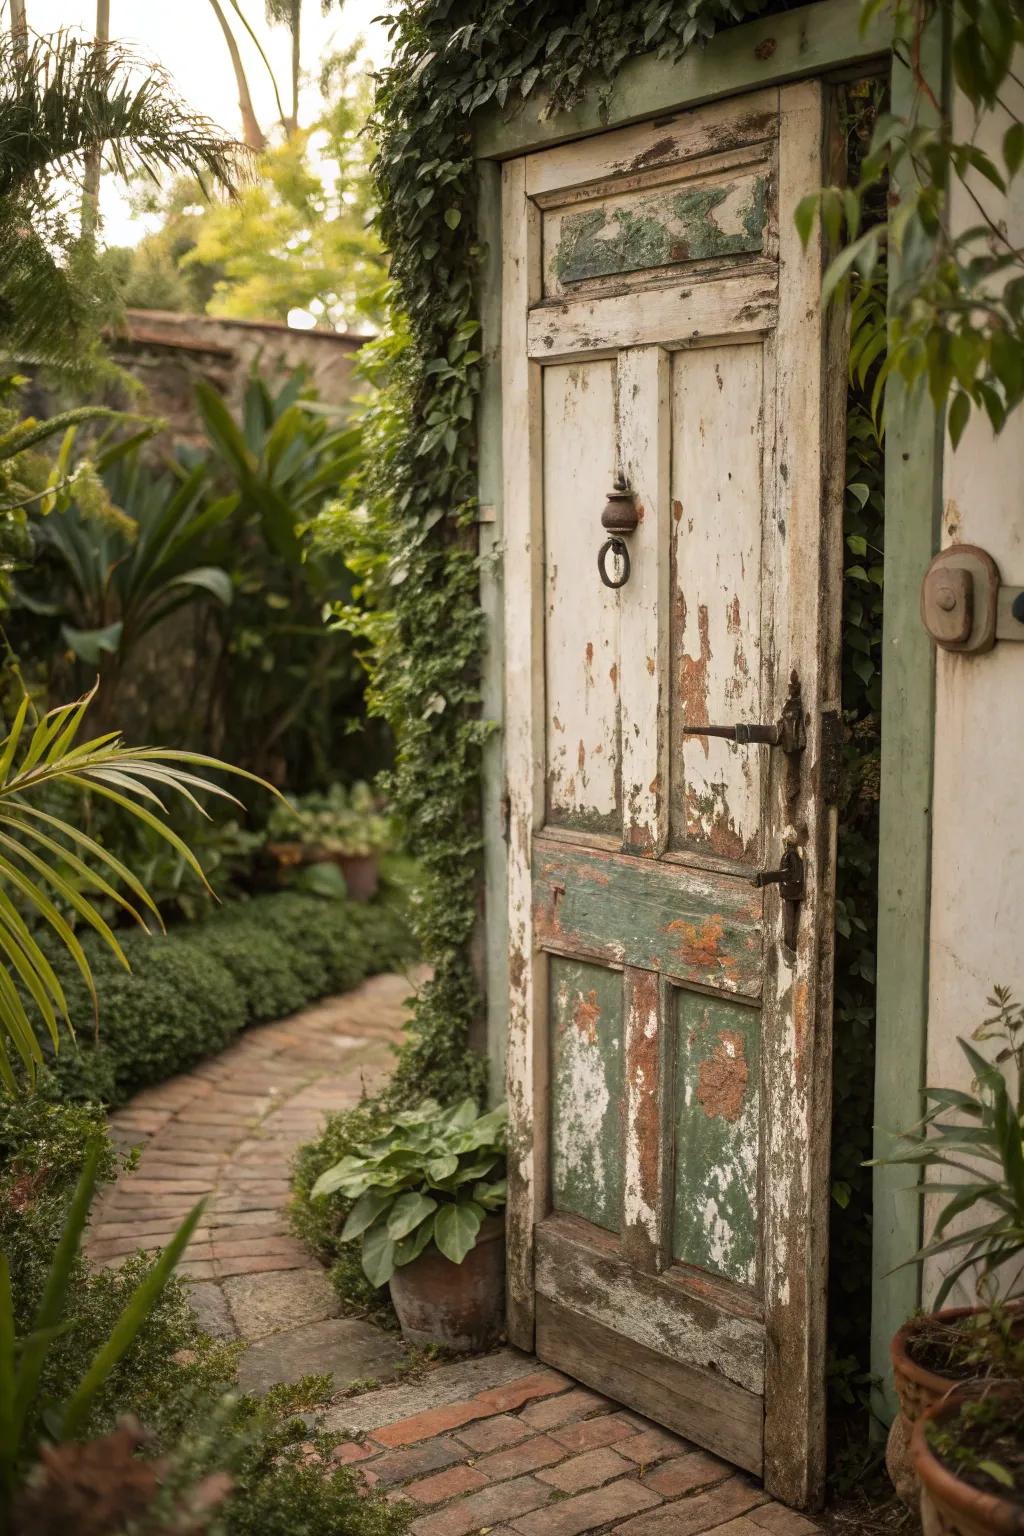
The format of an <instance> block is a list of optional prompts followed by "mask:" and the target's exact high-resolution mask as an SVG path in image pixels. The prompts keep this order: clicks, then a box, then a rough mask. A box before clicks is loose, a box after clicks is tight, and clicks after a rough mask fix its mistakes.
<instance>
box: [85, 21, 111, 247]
mask: <svg viewBox="0 0 1024 1536" xmlns="http://www.w3.org/2000/svg"><path fill="white" fill-rule="evenodd" d="M109 42H110V0H96V36H95V38H94V40H93V47H94V48H96V49H98V50H99V51H100V52H101V53H103V52H105V51H106V47H107V44H108V43H109ZM102 163H103V146H102V145H100V144H97V145H96V146H95V147H94V148H93V149H90V150H88V151H87V152H86V156H85V176H84V179H83V182H82V239H83V241H85V243H86V244H87V245H88V246H90V247H92V246H94V245H95V244H96V230H97V227H98V225H99V219H100V173H101V169H102Z"/></svg>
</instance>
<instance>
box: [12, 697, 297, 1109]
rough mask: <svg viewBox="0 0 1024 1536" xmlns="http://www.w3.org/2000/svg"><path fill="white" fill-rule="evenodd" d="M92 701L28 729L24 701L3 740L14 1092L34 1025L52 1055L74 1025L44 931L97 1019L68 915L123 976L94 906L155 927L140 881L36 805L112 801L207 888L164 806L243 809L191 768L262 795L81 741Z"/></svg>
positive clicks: (117, 950)
mask: <svg viewBox="0 0 1024 1536" xmlns="http://www.w3.org/2000/svg"><path fill="white" fill-rule="evenodd" d="M94 693H95V689H94V690H93V692H92V693H90V694H87V695H86V696H85V697H84V698H82V699H78V700H76V701H75V702H74V703H71V704H63V705H60V706H58V707H57V708H56V709H52V710H50V711H49V712H48V713H47V714H46V715H44V716H43V717H42V718H41V719H39V720H37V721H36V722H35V723H34V724H32V725H30V723H29V719H28V713H29V702H28V699H27V698H26V699H23V700H22V703H21V705H20V706H19V708H18V710H17V712H16V714H15V717H14V720H13V722H12V724H11V727H10V729H9V731H8V733H7V735H6V737H4V738H3V739H2V740H0V1081H2V1082H3V1084H4V1085H5V1086H6V1087H7V1089H8V1090H9V1091H11V1092H14V1091H16V1089H17V1083H18V1078H17V1075H16V1073H15V1070H14V1058H15V1057H17V1058H18V1059H19V1060H20V1062H21V1064H22V1067H23V1069H24V1072H25V1074H26V1075H27V1076H28V1078H29V1079H30V1080H32V1079H33V1078H34V1076H35V1072H36V1069H37V1067H38V1065H39V1064H40V1063H41V1061H42V1059H43V1053H42V1049H41V1047H40V1045H39V1040H38V1032H39V1028H40V1025H41V1026H42V1027H43V1028H44V1029H45V1032H46V1034H47V1035H48V1036H49V1039H50V1041H51V1043H52V1045H53V1048H54V1049H57V1048H58V1047H59V1042H60V1024H61V1023H62V1022H63V1024H64V1026H65V1027H66V1028H67V1029H69V1030H73V1026H74V1023H75V1021H74V1020H73V1019H71V1018H69V1016H68V1010H67V1004H66V1001H65V997H64V992H63V989H62V987H61V985H60V982H59V980H58V977H57V975H56V973H55V971H54V968H53V966H52V965H51V963H50V960H49V959H48V957H47V955H46V951H45V945H44V942H42V941H41V940H42V934H43V932H45V930H47V929H48V930H49V932H50V935H51V939H55V940H56V941H57V943H58V944H59V945H60V946H62V947H63V948H64V949H65V950H66V951H67V952H68V953H69V955H70V956H71V958H72V960H73V961H74V963H75V965H76V966H77V968H78V970H79V972H80V973H81V975H82V978H83V980H84V981H85V983H86V985H87V987H88V989H89V992H90V994H91V996H92V999H93V1006H94V1010H97V1016H99V1015H98V1008H99V1002H98V999H97V997H96V990H95V986H94V984H93V979H92V972H91V970H90V967H89V961H88V958H87V956H86V953H85V950H84V949H83V947H82V945H81V943H80V941H79V939H78V937H77V936H76V934H75V931H74V928H73V926H72V924H71V923H70V922H69V921H68V918H67V916H66V913H67V911H68V909H70V910H72V911H73V912H75V913H77V915H78V917H79V919H80V920H81V921H82V923H83V924H85V925H87V926H88V927H90V928H91V929H92V930H93V931H94V933H96V934H97V935H98V936H99V939H100V941H101V942H102V943H104V944H105V945H106V946H107V948H108V949H110V950H111V951H112V953H113V954H114V955H116V956H117V958H118V959H120V960H121V962H122V963H123V964H124V965H125V966H126V967H127V963H128V962H127V961H126V960H125V957H124V953H123V951H122V949H121V945H120V943H119V942H118V938H117V933H116V931H115V930H114V929H113V928H111V926H110V924H109V923H108V922H107V920H106V919H105V918H104V917H103V915H102V913H101V912H100V910H99V908H98V906H97V905H96V898H97V897H105V898H106V899H107V900H109V901H112V902H114V903H115V905H116V906H117V907H119V908H120V910H121V911H122V913H124V914H125V915H126V916H127V917H129V918H130V919H131V920H132V921H134V922H136V923H138V924H139V925H140V926H141V927H142V928H144V929H146V930H147V931H150V925H151V923H153V922H155V923H156V924H158V925H160V926H162V923H161V920H160V914H159V911H158V909H157V906H156V903H155V902H154V901H153V899H152V897H151V896H150V894H149V892H148V891H147V890H146V888H145V885H144V883H143V882H142V881H141V880H140V879H139V878H138V876H137V875H135V874H134V873H133V872H132V871H131V870H130V869H129V868H127V866H126V865H125V864H124V863H122V861H121V860H120V859H118V858H117V857H116V856H115V855H114V854H113V853H111V852H110V851H109V850H108V849H106V848H104V847H102V845H101V844H99V843H98V842H96V841H95V839H93V838H91V837H90V836H89V835H88V834H87V833H85V832H84V831H82V829H81V828H80V827H77V826H75V825H74V823H73V822H71V821H69V820H68V819H67V818H66V817H61V816H58V815H55V814H54V813H53V811H52V810H50V809H48V808H47V805H46V803H43V804H39V803H37V802H38V801H39V800H40V799H42V800H44V802H45V800H46V797H47V795H48V794H50V793H52V791H53V790H54V789H55V788H58V787H64V788H71V789H78V790H85V791H89V792H91V793H93V794H98V795H101V796H103V797H105V798H106V799H108V800H111V801H113V802H114V804H116V805H117V806H118V807H119V808H120V809H121V811H122V812H123V813H124V814H125V815H126V816H130V817H134V818H135V819H136V820H137V821H140V822H142V823H144V824H145V825H146V826H147V827H148V828H149V829H150V830H151V831H152V832H154V833H155V834H156V835H157V836H158V837H160V838H162V839H163V840H164V841H165V842H167V843H168V844H169V845H170V846H171V847H172V848H173V849H174V850H175V851H176V852H177V853H178V854H179V856H180V857H181V858H182V859H183V860H184V861H185V863H186V864H187V866H188V867H189V868H190V869H191V870H192V872H193V873H194V875H195V876H196V878H197V879H198V880H200V881H201V882H202V883H203V885H205V886H206V887H207V889H209V886H208V884H207V881H206V876H205V875H204V873H203V869H202V866H201V865H200V863H199V861H198V859H197V858H196V856H195V854H194V853H193V852H192V850H191V849H190V848H189V846H188V844H187V843H186V842H185V841H184V840H183V839H182V838H181V837H179V836H178V834H177V833H176V832H175V831H174V830H173V828H172V827H171V826H169V825H168V824H167V821H166V816H167V808H168V803H169V797H170V798H173V797H174V796H179V797H181V798H182V799H184V800H185V801H187V802H188V803H190V804H191V805H193V806H198V805H199V802H198V800H197V798H196V793H195V792H196V791H200V792H202V791H205V792H206V793H208V794H211V795H215V796H217V797H219V798H221V799H225V800H229V801H230V802H231V803H232V804H235V805H238V804H239V801H238V800H237V799H236V797H235V796H234V795H233V794H231V792H230V791H229V790H227V789H225V788H224V787H223V785H222V784H219V783H217V782H216V781H214V780H212V779H210V778H209V777H207V776H206V775H205V774H204V773H202V772H196V771H195V770H197V769H199V770H206V771H207V772H214V773H218V772H219V773H228V774H233V775H235V776H236V777H238V778H243V779H247V780H249V781H250V782H252V783H255V784H260V785H261V786H262V787H264V788H268V789H269V788H270V786H269V785H264V784H263V781H262V780H261V779H259V778H257V777H256V775H255V774H251V773H248V772H247V771H246V770H245V769H241V768H233V767H231V766H230V765H229V764H227V763H222V762H220V761H219V760H218V759H217V758H213V757H207V756H204V755H203V754H202V753H198V752H184V751H180V750H175V749H164V748H160V747H129V746H126V745H125V744H124V743H123V742H122V740H121V738H120V736H119V735H116V734H115V735H111V734H109V733H108V734H106V735H103V736H97V737H93V738H91V739H89V738H87V739H84V740H79V737H80V736H81V735H82V730H83V726H84V723H85V718H86V711H87V709H88V706H89V703H90V702H91V700H92V697H93V694H94ZM158 789H159V791H160V793H157V790H158ZM273 792H275V793H276V791H273ZM199 808H200V809H202V806H199ZM204 814H205V812H204ZM101 1022H102V1021H101Z"/></svg>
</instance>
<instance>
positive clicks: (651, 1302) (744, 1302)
mask: <svg viewBox="0 0 1024 1536" xmlns="http://www.w3.org/2000/svg"><path fill="white" fill-rule="evenodd" d="M686 1278H687V1272H686V1271H684V1270H681V1269H670V1270H668V1271H667V1272H666V1273H664V1274H660V1275H654V1274H642V1275H638V1274H637V1273H636V1271H635V1270H634V1268H633V1266H632V1265H631V1264H630V1262H629V1260H628V1259H627V1258H625V1257H624V1256H623V1254H622V1253H621V1252H616V1251H614V1247H612V1248H607V1247H605V1248H604V1249H599V1248H597V1247H596V1246H595V1245H594V1244H593V1243H592V1242H591V1241H590V1239H589V1234H588V1233H587V1229H586V1228H585V1226H584V1225H583V1224H582V1223H581V1222H576V1221H571V1220H568V1219H566V1218H563V1217H549V1218H548V1219H547V1220H546V1221H543V1222H542V1223H541V1225H540V1226H539V1227H538V1229H537V1289H538V1290H539V1291H540V1292H541V1293H542V1294H543V1295H546V1296H548V1297H550V1299H551V1300H552V1301H557V1302H559V1303H560V1304H561V1305H563V1306H565V1307H572V1308H574V1309H577V1310H579V1311H580V1312H581V1313H583V1314H584V1315H585V1316H587V1317H589V1318H590V1319H591V1320H592V1321H593V1322H595V1323H600V1324H601V1325H602V1327H607V1328H616V1329H619V1330H620V1331H621V1332H623V1333H624V1334H625V1335H626V1337H628V1338H629V1339H631V1340H632V1341H633V1342H634V1343H636V1344H640V1345H642V1346H643V1347H644V1348H645V1349H651V1350H654V1351H655V1352H656V1353H658V1354H663V1355H664V1356H665V1357H666V1359H668V1360H674V1361H676V1362H677V1363H678V1364H680V1365H689V1366H693V1367H694V1368H695V1369H696V1370H699V1371H713V1372H716V1373H718V1374H720V1375H721V1376H723V1377H725V1378H726V1379H727V1380H729V1381H732V1382H735V1383H736V1384H737V1386H741V1387H743V1388H744V1389H745V1390H746V1391H748V1392H752V1393H755V1394H760V1393H761V1392H763V1390H764V1353H765V1340H764V1323H763V1321H762V1319H761V1317H760V1315H759V1314H758V1312H757V1309H756V1303H754V1302H753V1301H752V1300H751V1298H749V1297H748V1296H746V1295H740V1294H739V1293H734V1292H733V1291H732V1290H731V1289H729V1288H723V1287H718V1288H717V1289H713V1290H709V1291H708V1292H707V1293H705V1294H703V1295H701V1294H699V1293H698V1292H696V1291H695V1290H689V1289H687V1288H686V1284H685V1281H686ZM727 1296H728V1299H726V1297H727ZM734 1298H735V1304H734V1305H730V1303H732V1302H733V1300H734Z"/></svg>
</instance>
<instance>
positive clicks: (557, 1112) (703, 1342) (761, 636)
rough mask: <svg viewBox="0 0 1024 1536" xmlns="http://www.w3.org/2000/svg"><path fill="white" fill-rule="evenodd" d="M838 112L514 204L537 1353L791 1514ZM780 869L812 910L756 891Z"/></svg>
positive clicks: (826, 1020)
mask: <svg viewBox="0 0 1024 1536" xmlns="http://www.w3.org/2000/svg"><path fill="white" fill-rule="evenodd" d="M823 102H824V92H823V89H822V88H821V86H819V85H818V84H817V83H809V84H807V83H803V84H798V85H794V86H790V87H786V88H783V89H781V90H778V89H773V90H770V91H764V92H760V93H758V94H757V95H756V96H751V97H747V98H742V99H739V100H736V101H730V102H727V103H724V104H717V105H714V106H710V107H705V108H701V109H698V110H695V111H693V112H690V113H686V114H683V115H679V116H677V117H676V118H674V119H671V120H668V121H665V120H661V121H659V122H657V123H653V124H650V123H648V124H638V125H635V126H631V127H628V128H624V129H618V130H615V131H613V132H609V133H607V134H604V135H601V136H598V137H594V138H590V139H587V140H584V141H581V142H579V143H576V144H570V145H568V146H566V147H561V148H557V149H551V150H545V151H543V152H541V153H538V154H534V155H528V156H526V157H523V158H520V159H516V160H513V161H510V162H508V163H506V165H505V166H504V168H503V195H502V206H503V213H502V218H503V290H502V291H503V320H502V398H503V415H504V429H503V456H504V513H505V591H506V599H505V600H506V614H505V621H506V648H507V649H506V655H507V673H506V677H507V700H506V704H507V741H506V750H507V771H508V791H509V797H510V806H511V815H510V828H509V840H510V847H509V855H510V877H509V921H510V944H511V1019H510V1036H509V1083H510V1099H511V1110H512V1133H511V1157H510V1163H511V1193H510V1250H511V1252H510V1272H509V1306H510V1330H511V1336H512V1338H513V1340H514V1341H515V1342H517V1343H519V1344H521V1345H522V1346H524V1347H527V1348H529V1347H535V1348H536V1350H537V1353H538V1354H539V1355H540V1356H541V1358H542V1359H544V1360H547V1361H549V1362H551V1363H552V1364H554V1365H557V1366H560V1367H562V1368H564V1369H565V1370H567V1371H569V1372H571V1373H572V1374H574V1375H575V1376H577V1377H579V1378H580V1379H581V1380H583V1381H584V1382H588V1383H590V1384H592V1385H594V1386H596V1387H598V1388H600V1389H602V1390H605V1391H607V1392H608V1393H609V1394H611V1395H612V1396H613V1397H616V1398H618V1399H620V1400H621V1401H623V1402H625V1403H627V1404H630V1405H632V1406H634V1407H635V1408H637V1409H638V1410H641V1411H643V1412H644V1413H646V1414H649V1415H651V1416H652V1417H653V1418H655V1419H657V1420H659V1421H661V1422H663V1423H665V1424H666V1425H669V1426H671V1427H672V1428H674V1429H676V1430H678V1431H680V1432H681V1433H683V1434H684V1435H686V1436H689V1437H690V1438H692V1439H694V1440H696V1441H698V1442H699V1443H700V1444H702V1445H704V1446H707V1447H709V1448H710V1449H712V1450H714V1451H716V1452H718V1453H720V1454H721V1455H722V1456H723V1457H725V1458H726V1459H728V1460H730V1461H733V1462H735V1463H737V1464H738V1465H740V1466H742V1467H746V1468H748V1469H750V1470H752V1471H754V1472H757V1473H762V1472H763V1475H764V1477H765V1480H766V1482H767V1484H768V1486H769V1487H770V1488H771V1489H772V1490H773V1491H774V1492H776V1493H777V1494H779V1495H780V1496H782V1497H785V1498H788V1499H789V1500H790V1501H791V1502H794V1503H801V1502H803V1503H806V1502H808V1501H813V1499H814V1498H815V1497H816V1494H817V1490H818V1488H819V1486H820V1480H821V1475H822V1459H823V1441H824V1427H823V1418H824V1404H823V1354H824V1293H825V1265H826V1252H827V1175H828V1170H827V1162H828V1122H829V1098H830V1094H829V1076H830V1071H829V1069H830V1004H831V975H830V967H831V959H832V943H831V932H832V889H833V868H834V835H833V834H834V817H833V816H832V815H831V814H830V812H829V811H828V808H827V806H826V804H825V791H824V788H823V778H824V776H825V767H826V757H827V747H828V738H829V731H828V726H829V725H830V724H834V722H835V716H834V714H832V716H831V719H829V718H828V717H829V714H830V712H834V711H835V709H836V707H837V704H838V696H837V695H838V680H839V679H838V610H839V602H838V577H839V572H840V566H841V560H840V555H841V549H840V545H839V542H838V541H839V539H840V524H839V517H838V506H837V501H838V497H837V495H836V494H835V490H836V486H835V484H834V483H833V482H835V481H836V474H835V470H836V468H837V466H836V465H834V464H832V463H831V458H832V457H833V455H832V453H831V449H830V443H831V442H839V443H841V440H842V422H841V407H840V406H839V404H838V403H836V405H835V407H833V406H832V405H830V403H829V402H830V399H831V400H834V399H835V397H836V395H838V396H839V399H840V400H841V399H842V398H843V389H844V384H843V369H842V364H841V362H839V363H837V364H836V365H835V366H834V367H833V368H832V369H831V370H830V368H829V366H828V365H829V352H830V348H831V345H832V344H831V343H830V341H829V339H828V336H827V326H826V318H827V317H824V316H823V314H822V311H821V306H820V302H819V289H820V275H821V260H822V252H821V247H820V245H819V244H818V243H817V240H816V239H812V241H811V243H810V245H809V246H808V247H807V249H804V248H803V247H802V246H801V244H800V241H799V239H798V237H797V234H796V231H795V229H794V225H793V210H794V208H795V207H796V204H797V202H798V201H799V199H800V198H801V197H803V196H804V195H805V194H806V193H808V192H810V191H813V190H814V189H815V188H816V187H818V186H820V185H821V184H822V181H823V179H824V178H825V176H826V174H827V168H826V166H825V163H824V157H825V153H826V146H825V125H824V115H825V114H824V109H823ZM830 378H831V379H832V380H834V381H837V382H836V387H835V388H830V385H829V380H830ZM617 476H618V477H621V478H622V480H624V482H625V484H626V487H627V489H628V491H629V492H631V493H632V496H633V498H634V500H633V503H632V504H633V506H634V507H635V511H636V514H637V517H638V523H637V527H636V529H635V531H634V532H632V533H630V534H628V535H623V538H624V541H625V543H626V546H627V550H628V555H629V560H630V564H631V571H630V575H629V579H628V580H627V581H626V582H625V584H624V585H622V586H620V587H618V588H611V587H609V586H606V585H604V583H603V582H602V580H601V578H600V576H599V572H598V564H597V555H598V550H599V547H600V545H601V544H602V542H603V541H604V539H605V538H606V531H605V529H604V528H603V527H602V525H601V514H602V510H603V508H604V506H605V501H606V497H607V495H608V492H609V491H610V490H611V488H612V485H613V481H614V480H615V478H616V477H617ZM837 483H839V484H841V481H839V482H837ZM628 502H629V498H628V497H627V505H628ZM620 504H621V503H620ZM606 569H607V572H608V574H609V576H610V577H611V578H612V579H613V580H615V579H617V577H619V576H621V575H622V572H623V562H622V561H621V560H620V559H618V558H617V557H616V556H615V554H614V552H613V553H611V554H609V555H608V556H607V557H606ZM793 674H795V678H796V680H797V682H798V685H799V694H796V693H794V692H793V691H792V690H791V677H792V675H793ZM787 701H789V703H788V704H787ZM823 721H824V725H823ZM778 722H781V725H780V729H779V731H778V732H777V733H774V734H777V735H779V737H780V740H779V742H778V744H776V745H766V744H759V743H757V742H756V741H755V742H752V743H747V744H742V743H737V742H734V741H728V740H723V739H720V738H716V737H714V736H707V735H704V736H701V735H694V734H688V729H689V730H692V729H693V728H699V727H702V726H706V725H708V724H711V725H721V724H734V723H739V724H740V725H741V726H750V725H752V724H764V725H767V726H769V727H771V726H772V725H773V724H775V723H778ZM757 734H758V733H757V732H755V733H754V735H755V736H756V735H757ZM760 734H761V735H772V734H773V732H771V731H770V730H769V731H768V732H762V733H760ZM740 735H741V736H742V735H743V732H742V730H741V732H740ZM784 856H785V858H786V861H787V870H788V874H787V884H786V885H785V886H784V887H783V890H784V891H787V892H789V893H790V894H792V893H793V892H794V891H798V890H799V885H800V881H801V879H802V881H803V892H802V899H800V900H799V901H787V900H784V899H783V897H782V895H781V894H780V887H779V885H778V884H773V883H769V884H766V885H760V886H759V885H755V884H754V883H752V882H753V880H754V877H755V876H756V875H757V874H758V872H760V871H774V870H777V869H778V868H780V866H781V864H782V861H783V858H784Z"/></svg>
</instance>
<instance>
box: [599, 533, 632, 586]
mask: <svg viewBox="0 0 1024 1536" xmlns="http://www.w3.org/2000/svg"><path fill="white" fill-rule="evenodd" d="M609 551H611V552H612V553H613V554H614V555H615V557H616V559H618V560H621V561H622V575H621V576H620V577H619V579H618V581H615V580H614V579H613V578H612V577H611V576H609V574H608V565H607V561H608V554H609ZM631 569H632V567H631V566H630V563H629V550H628V549H627V548H626V544H625V541H624V540H623V539H619V538H615V537H614V536H613V537H612V538H610V539H605V541H604V543H603V544H602V545H601V548H600V549H599V550H598V552H597V570H598V574H599V576H600V577H601V580H602V581H603V582H604V584H605V586H606V587H611V589H612V591H613V592H617V591H618V589H619V587H624V586H625V585H626V582H627V581H628V580H629V573H630V570H631Z"/></svg>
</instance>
